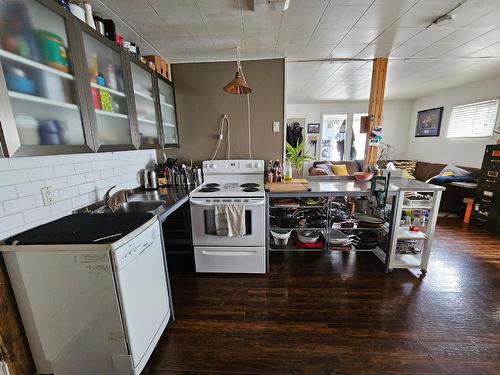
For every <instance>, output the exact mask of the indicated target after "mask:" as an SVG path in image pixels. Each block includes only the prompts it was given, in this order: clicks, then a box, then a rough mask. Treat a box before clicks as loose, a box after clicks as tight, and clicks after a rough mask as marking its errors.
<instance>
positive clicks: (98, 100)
mask: <svg viewBox="0 0 500 375" xmlns="http://www.w3.org/2000/svg"><path fill="white" fill-rule="evenodd" d="M90 91H92V102H93V103H94V109H101V96H100V95H99V90H98V89H96V88H95V87H92V88H91V89H90Z"/></svg>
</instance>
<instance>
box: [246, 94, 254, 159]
mask: <svg viewBox="0 0 500 375" xmlns="http://www.w3.org/2000/svg"><path fill="white" fill-rule="evenodd" d="M247 111H248V117H247V119H248V156H249V157H250V160H252V159H253V157H252V127H251V125H250V124H251V118H250V94H247Z"/></svg>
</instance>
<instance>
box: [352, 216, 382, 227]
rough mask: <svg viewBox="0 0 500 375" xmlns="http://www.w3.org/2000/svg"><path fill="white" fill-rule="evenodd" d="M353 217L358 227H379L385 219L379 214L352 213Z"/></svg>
mask: <svg viewBox="0 0 500 375" xmlns="http://www.w3.org/2000/svg"><path fill="white" fill-rule="evenodd" d="M353 219H354V220H355V221H357V223H358V228H375V229H376V228H381V227H383V226H384V224H385V220H384V219H383V218H381V217H379V216H374V215H365V214H354V215H353Z"/></svg>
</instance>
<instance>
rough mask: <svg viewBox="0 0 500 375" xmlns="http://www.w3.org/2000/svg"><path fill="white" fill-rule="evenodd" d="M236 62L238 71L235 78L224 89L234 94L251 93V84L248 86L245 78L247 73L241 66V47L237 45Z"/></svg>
mask: <svg viewBox="0 0 500 375" xmlns="http://www.w3.org/2000/svg"><path fill="white" fill-rule="evenodd" d="M236 59H237V60H236V64H237V69H238V70H237V71H236V75H235V77H234V79H233V80H232V81H231V82H229V83H228V84H227V85H226V86H224V87H223V88H222V89H223V90H224V91H225V92H227V93H229V94H233V95H246V94H250V93H251V92H252V89H251V88H250V86H248V84H247V81H246V80H245V75H244V74H243V69H242V68H241V61H240V47H236Z"/></svg>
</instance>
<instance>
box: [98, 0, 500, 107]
mask: <svg viewBox="0 0 500 375" xmlns="http://www.w3.org/2000/svg"><path fill="white" fill-rule="evenodd" d="M271 1H272V2H274V3H275V4H272V5H271V6H270V5H269V4H267V0H256V1H255V10H251V8H250V5H251V3H252V1H251V0H94V1H93V4H94V6H95V8H97V9H100V10H103V11H104V13H109V10H112V12H113V13H115V16H119V17H120V18H121V20H122V21H123V23H122V24H121V28H120V32H122V33H123V34H124V35H125V36H126V37H128V38H130V39H133V40H137V41H139V42H140V44H141V47H142V49H143V51H144V52H148V53H150V52H155V51H156V53H159V54H161V55H163V56H165V57H167V59H168V60H169V61H170V62H193V61H219V60H232V59H234V54H235V51H234V46H236V45H238V46H239V47H240V49H241V53H242V57H243V58H244V59H256V58H273V57H287V58H288V61H289V63H288V64H287V69H288V79H287V95H288V102H290V103H307V102H317V101H334V100H335V101H339V100H344V101H352V100H366V99H367V98H368V96H369V87H370V77H371V62H363V61H361V62H334V63H330V62H323V63H318V62H293V61H294V60H304V59H325V58H331V57H333V58H373V57H386V56H389V57H393V58H399V59H401V60H391V61H390V63H389V72H388V81H387V86H386V97H387V98H389V99H407V98H415V97H419V96H423V95H427V94H429V93H431V92H433V91H436V90H440V89H444V88H449V87H453V86H457V85H460V84H463V83H466V82H471V81H475V80H479V79H483V78H488V77H492V76H496V75H500V0H469V1H467V2H466V3H465V4H463V5H462V6H461V7H459V8H458V9H456V10H455V11H454V12H453V14H454V15H455V19H454V20H453V21H451V22H450V23H448V24H447V25H446V26H433V27H430V28H426V27H427V26H428V25H429V24H430V23H431V22H432V21H433V20H434V19H435V18H436V17H438V16H440V15H442V14H444V13H447V12H448V11H450V10H451V9H453V8H454V7H455V6H457V5H458V4H459V3H460V0H290V7H289V9H288V10H287V11H282V6H283V1H279V0H271ZM105 7H107V8H108V9H107V10H104V8H105ZM125 24H126V25H128V26H130V27H131V28H132V29H133V32H132V31H131V30H127V29H126V28H125V27H123V25H125ZM137 34H138V35H140V37H141V38H143V40H142V41H141V40H140V38H139V36H138V35H137ZM491 57H496V58H497V59H491ZM403 58H412V59H411V60H408V59H406V60H404V59H403ZM415 58H420V59H421V60H414V59H415ZM486 58H488V59H486Z"/></svg>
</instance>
